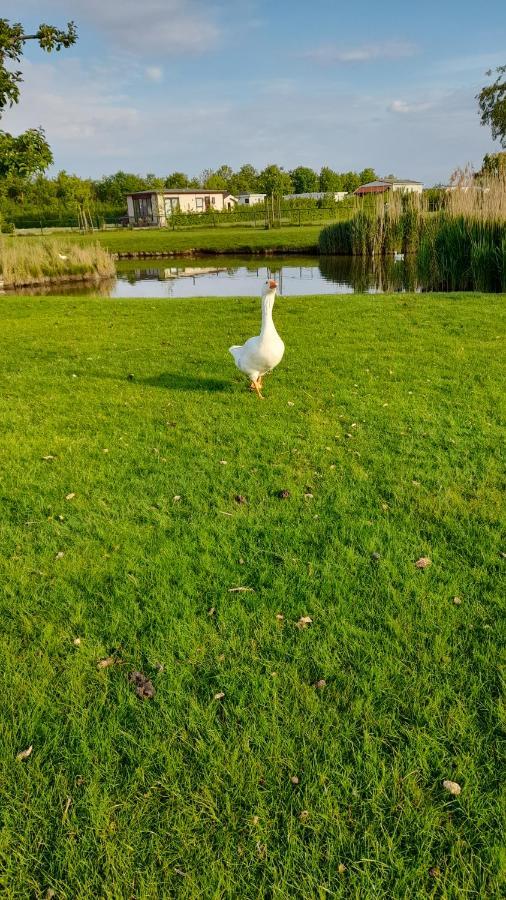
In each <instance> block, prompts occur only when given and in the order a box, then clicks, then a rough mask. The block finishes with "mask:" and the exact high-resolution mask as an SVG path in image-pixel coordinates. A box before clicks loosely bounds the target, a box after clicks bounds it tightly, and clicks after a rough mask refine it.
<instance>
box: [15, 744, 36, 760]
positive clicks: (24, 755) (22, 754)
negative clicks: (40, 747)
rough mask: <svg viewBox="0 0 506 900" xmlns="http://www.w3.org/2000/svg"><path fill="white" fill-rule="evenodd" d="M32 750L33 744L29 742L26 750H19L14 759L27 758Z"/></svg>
mask: <svg viewBox="0 0 506 900" xmlns="http://www.w3.org/2000/svg"><path fill="white" fill-rule="evenodd" d="M32 750H33V744H30V746H29V747H27V748H26V750H21V752H20V753H18V755H17V756H16V759H28V757H29V756H31V755H32Z"/></svg>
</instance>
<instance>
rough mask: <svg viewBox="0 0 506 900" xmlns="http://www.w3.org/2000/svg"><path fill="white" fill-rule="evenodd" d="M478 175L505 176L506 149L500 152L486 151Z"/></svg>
mask: <svg viewBox="0 0 506 900" xmlns="http://www.w3.org/2000/svg"><path fill="white" fill-rule="evenodd" d="M478 175H479V176H485V177H486V176H488V177H492V178H494V177H496V176H497V175H500V176H502V177H504V176H506V151H503V152H502V153H486V154H485V156H484V157H483V165H482V167H481V170H480V171H479V172H478Z"/></svg>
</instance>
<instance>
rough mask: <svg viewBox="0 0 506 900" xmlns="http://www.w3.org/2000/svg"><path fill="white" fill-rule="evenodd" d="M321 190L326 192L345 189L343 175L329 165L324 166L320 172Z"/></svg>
mask: <svg viewBox="0 0 506 900" xmlns="http://www.w3.org/2000/svg"><path fill="white" fill-rule="evenodd" d="M320 190H321V191H323V192H324V193H325V194H328V193H331V192H332V191H333V192H335V191H343V190H344V188H343V176H342V175H341V174H340V173H339V172H334V170H333V169H329V167H328V166H323V168H322V170H321V172H320Z"/></svg>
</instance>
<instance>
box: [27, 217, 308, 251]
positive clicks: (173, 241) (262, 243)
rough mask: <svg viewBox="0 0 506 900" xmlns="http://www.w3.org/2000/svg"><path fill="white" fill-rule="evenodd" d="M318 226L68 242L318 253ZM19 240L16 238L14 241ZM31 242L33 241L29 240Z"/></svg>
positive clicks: (150, 232)
mask: <svg viewBox="0 0 506 900" xmlns="http://www.w3.org/2000/svg"><path fill="white" fill-rule="evenodd" d="M321 230H322V224H321V223H320V224H319V225H301V226H300V227H299V226H295V225H292V226H284V227H282V228H273V229H270V230H266V229H264V228H247V227H244V226H241V225H230V226H228V227H226V228H224V227H221V228H209V227H208V228H195V227H194V228H187V229H178V230H177V231H171V229H170V228H148V229H142V228H135V229H133V230H129V229H128V228H123V229H120V230H118V231H96V232H94V233H93V234H91V235H86V236H82V235H79V234H68V235H66V238H67V237H68V239H69V241H79V242H84V243H89V242H90V241H92V242H94V241H97V240H98V241H99V242H100V243H101V244H102V246H104V247H106V248H107V249H108V250H110V251H111V252H112V253H140V252H144V253H182V252H184V251H191V250H195V251H198V252H200V253H206V252H210V253H216V252H220V253H241V252H242V253H250V252H253V253H263V252H265V251H267V252H278V253H279V252H282V251H299V252H301V253H315V254H316V253H317V252H318V238H319V235H320V232H321ZM17 240H19V238H17ZM28 240H33V238H28Z"/></svg>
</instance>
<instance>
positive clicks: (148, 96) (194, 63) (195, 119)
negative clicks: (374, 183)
mask: <svg viewBox="0 0 506 900" xmlns="http://www.w3.org/2000/svg"><path fill="white" fill-rule="evenodd" d="M1 15H2V16H3V17H5V18H8V19H10V20H11V21H19V20H20V19H21V21H22V24H23V26H24V27H25V30H26V31H27V32H30V31H33V30H36V28H37V26H38V24H39V23H40V22H41V21H45V22H49V23H51V24H54V25H58V26H60V27H64V26H65V25H66V22H67V21H68V20H69V19H73V20H74V21H75V23H76V25H77V28H78V33H79V39H78V42H77V44H76V45H75V46H74V47H72V48H69V49H67V50H62V51H61V52H60V53H51V54H46V53H45V52H44V51H42V50H41V49H40V48H39V47H38V46H37V45H36V44H35V42H30V43H29V44H28V45H27V49H26V53H25V55H24V57H23V61H22V66H21V68H22V71H23V78H24V83H23V85H22V92H21V101H20V103H19V105H18V106H16V107H13V108H12V109H11V110H8V111H7V112H5V114H4V116H3V118H2V122H1V127H2V128H3V129H4V130H6V131H10V132H12V133H18V132H20V131H23V130H24V129H26V128H31V127H35V126H39V125H42V127H43V128H44V129H45V132H46V136H47V138H48V140H49V143H50V145H51V147H52V149H53V153H54V157H55V165H54V167H53V169H52V170H51V171H52V172H53V173H56V172H57V171H59V170H60V169H65V170H66V171H67V172H70V173H76V174H78V175H81V176H83V177H93V178H100V177H101V176H102V175H105V174H111V173H113V172H116V171H118V170H119V169H123V170H125V171H128V172H139V173H142V174H144V173H146V172H154V173H156V174H157V175H164V176H166V175H168V174H169V173H170V172H173V171H182V172H185V173H187V174H189V175H191V176H193V175H198V174H200V172H202V170H203V169H205V168H216V167H218V166H219V165H222V164H228V165H230V166H232V168H234V169H237V168H239V167H240V166H241V165H243V164H244V163H252V164H253V165H254V166H255V167H256V168H258V169H262V168H264V167H265V166H266V165H268V164H270V163H277V164H278V165H281V166H283V167H284V168H286V169H292V168H295V167H296V166H298V165H304V166H310V167H312V168H314V169H316V170H319V169H320V168H321V166H323V165H328V166H330V167H331V168H333V169H336V170H337V171H349V170H354V171H360V170H361V169H363V168H365V167H366V166H372V167H373V168H374V169H375V170H376V172H377V173H378V174H379V175H387V174H390V173H392V174H395V175H396V176H398V177H399V178H412V179H415V180H418V181H423V182H424V184H426V185H427V186H430V185H432V184H437V183H446V182H447V181H448V179H449V176H450V174H451V172H452V171H453V170H454V169H455V168H456V167H457V166H463V165H465V164H467V163H471V164H473V165H474V166H475V168H479V166H480V163H481V160H482V158H483V155H484V154H485V153H490V152H494V151H498V150H500V149H501V148H500V146H499V145H498V144H497V142H496V143H494V142H493V141H492V139H491V135H490V131H489V129H488V128H484V127H483V126H481V125H480V120H479V116H478V112H477V103H476V100H475V95H476V93H477V91H478V90H479V89H480V87H482V86H483V85H484V84H485V83H487V81H488V80H489V79H487V76H486V75H485V72H486V71H487V70H488V69H490V68H494V67H496V66H498V65H503V64H506V49H505V48H506V3H505V2H504V0H486V2H483V0H482V3H481V4H478V3H471V2H469V0H438V2H436V0H424V2H418V3H417V2H416V0H414V2H413V3H411V4H410V3H406V2H405V0H403V2H400V0H383V2H382V3H379V2H377V0H374V2H371V0H369V2H364V0H353V2H348V3H346V4H344V3H341V2H339V0H312V2H307V0H304V2H302V0H269V2H267V0H42V2H41V0H23V2H22V4H20V3H19V0H2V12H1Z"/></svg>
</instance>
